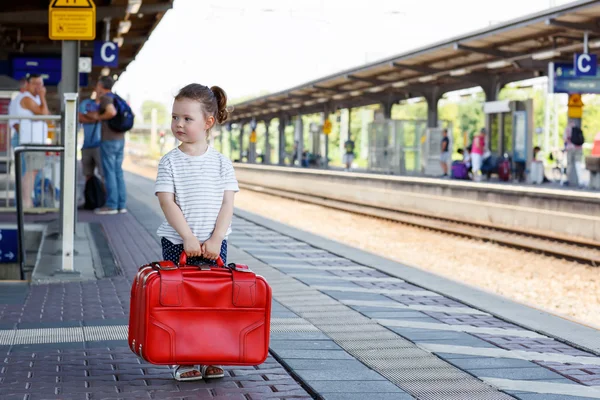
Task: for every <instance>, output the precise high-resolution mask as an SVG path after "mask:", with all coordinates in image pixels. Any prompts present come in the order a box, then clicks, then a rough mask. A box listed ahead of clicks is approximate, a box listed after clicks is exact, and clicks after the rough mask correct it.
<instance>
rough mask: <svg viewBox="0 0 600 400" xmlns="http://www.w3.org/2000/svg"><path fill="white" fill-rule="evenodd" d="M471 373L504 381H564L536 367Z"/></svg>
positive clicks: (472, 371) (474, 370) (544, 369)
mask: <svg viewBox="0 0 600 400" xmlns="http://www.w3.org/2000/svg"><path fill="white" fill-rule="evenodd" d="M469 372H470V373H471V374H473V375H475V376H478V377H485V378H502V379H514V380H545V381H550V380H555V379H560V380H562V379H564V377H563V376H562V375H559V374H557V373H556V372H552V371H550V370H548V369H546V368H542V367H534V368H521V367H511V368H492V369H490V368H485V369H469Z"/></svg>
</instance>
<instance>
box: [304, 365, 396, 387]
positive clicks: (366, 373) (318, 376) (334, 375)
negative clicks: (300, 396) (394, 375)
mask: <svg viewBox="0 0 600 400" xmlns="http://www.w3.org/2000/svg"><path fill="white" fill-rule="evenodd" d="M296 373H297V374H298V375H299V376H300V378H302V380H304V381H306V382H308V384H309V385H310V384H311V382H312V381H361V382H365V381H387V379H386V378H384V377H383V376H381V375H379V374H378V373H377V372H375V371H373V370H371V369H369V368H368V367H366V366H365V368H364V370H356V371H339V370H331V371H323V370H301V371H297V372H296Z"/></svg>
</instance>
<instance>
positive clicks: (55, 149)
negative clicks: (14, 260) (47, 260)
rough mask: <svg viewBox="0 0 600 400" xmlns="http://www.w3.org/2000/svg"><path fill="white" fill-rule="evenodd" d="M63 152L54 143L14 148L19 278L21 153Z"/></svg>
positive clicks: (22, 246) (22, 223) (22, 256)
mask: <svg viewBox="0 0 600 400" xmlns="http://www.w3.org/2000/svg"><path fill="white" fill-rule="evenodd" d="M48 151H53V152H56V153H64V151H65V148H64V146H55V145H24V146H18V147H16V148H15V175H16V179H15V184H16V188H15V198H16V202H17V230H18V234H19V239H18V252H19V273H20V274H21V280H24V279H25V272H24V269H23V264H24V263H25V218H24V215H23V196H21V185H22V184H23V183H22V181H21V180H22V176H21V175H22V170H21V164H22V160H21V153H26V152H38V153H39V152H48Z"/></svg>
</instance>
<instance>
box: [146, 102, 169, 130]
mask: <svg viewBox="0 0 600 400" xmlns="http://www.w3.org/2000/svg"><path fill="white" fill-rule="evenodd" d="M153 108H155V109H156V114H157V115H156V117H157V124H158V126H164V125H166V124H169V123H170V118H169V117H168V116H169V113H168V112H167V107H166V106H165V105H164V104H163V103H161V102H158V101H155V100H144V102H143V103H142V117H143V118H144V123H146V124H150V121H152V109H153Z"/></svg>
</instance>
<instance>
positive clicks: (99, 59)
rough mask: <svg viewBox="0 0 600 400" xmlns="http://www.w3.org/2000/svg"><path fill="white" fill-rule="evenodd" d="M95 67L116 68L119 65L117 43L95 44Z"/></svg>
mask: <svg viewBox="0 0 600 400" xmlns="http://www.w3.org/2000/svg"><path fill="white" fill-rule="evenodd" d="M94 65H95V66H98V67H116V66H118V65H119V46H118V45H117V43H115V42H94Z"/></svg>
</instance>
